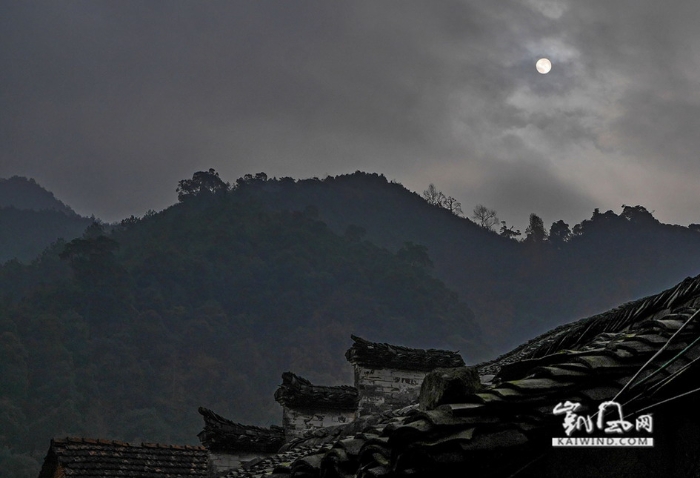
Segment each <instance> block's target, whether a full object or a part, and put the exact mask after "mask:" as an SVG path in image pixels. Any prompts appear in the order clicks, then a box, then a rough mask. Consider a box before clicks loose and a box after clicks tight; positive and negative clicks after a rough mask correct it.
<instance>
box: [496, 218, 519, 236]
mask: <svg viewBox="0 0 700 478" xmlns="http://www.w3.org/2000/svg"><path fill="white" fill-rule="evenodd" d="M498 233H499V234H500V235H501V236H503V237H507V238H508V239H514V238H516V237H518V236H519V235H520V229H514V228H513V226H510V227H508V226H507V225H506V222H505V221H501V230H500V231H498Z"/></svg>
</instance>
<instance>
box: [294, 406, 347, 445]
mask: <svg viewBox="0 0 700 478" xmlns="http://www.w3.org/2000/svg"><path fill="white" fill-rule="evenodd" d="M283 410H284V411H283V412H282V424H283V426H284V434H285V438H286V439H287V440H289V439H291V438H295V437H299V436H301V435H303V434H304V432H305V431H307V430H313V429H316V428H325V427H331V426H336V425H345V424H346V423H350V422H351V421H353V420H354V419H355V412H354V411H340V410H310V409H292V408H289V407H286V406H285V407H284V409H283Z"/></svg>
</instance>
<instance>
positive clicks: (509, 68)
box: [0, 0, 700, 224]
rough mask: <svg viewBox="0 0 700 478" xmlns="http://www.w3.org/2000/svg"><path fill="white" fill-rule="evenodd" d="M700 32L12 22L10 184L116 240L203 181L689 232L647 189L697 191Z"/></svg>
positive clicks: (154, 6) (506, 7) (4, 35)
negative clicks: (641, 209) (605, 219)
mask: <svg viewBox="0 0 700 478" xmlns="http://www.w3.org/2000/svg"><path fill="white" fill-rule="evenodd" d="M699 13H700V6H698V5H697V4H696V3H694V2H691V1H682V2H676V3H674V5H673V8H672V9H671V8H670V6H669V5H666V4H661V3H658V2H651V1H646V0H637V1H634V2H633V1H631V0H628V1H622V2H609V1H602V0H594V1H587V2H572V1H557V0H523V1H521V2H476V1H461V2H458V1H452V2H417V1H416V2H413V1H401V2H398V1H395V2H370V1H360V2H342V3H340V2H334V3H327V2H302V3H299V2H228V1H221V2H205V3H202V2H187V1H152V2H141V1H125V0H122V1H119V2H102V1H65V2H50V1H45V2H21V1H16V2H4V3H3V4H2V6H1V7H0V44H1V45H2V46H3V48H0V176H8V175H13V174H22V175H28V176H32V177H35V178H36V179H37V180H38V181H39V182H41V183H42V184H44V185H46V187H48V188H49V189H51V190H53V191H54V192H56V194H57V195H58V196H59V197H61V198H62V199H63V200H64V201H66V202H67V203H69V204H71V205H72V206H73V207H75V208H76V209H77V210H78V211H80V212H82V213H94V214H96V215H98V216H100V217H103V218H105V219H108V220H116V219H119V218H121V217H124V216H128V215H129V214H142V213H143V212H144V211H145V210H146V209H149V208H155V209H158V208H161V207H164V206H166V205H168V204H170V203H172V202H173V201H174V200H175V192H174V189H175V186H176V184H177V181H178V180H179V179H182V178H185V177H189V176H191V174H192V173H193V172H194V171H196V170H198V169H202V168H209V167H215V168H216V169H217V170H219V171H220V172H221V174H222V176H223V177H225V178H226V179H228V180H231V181H232V180H234V179H235V178H236V177H239V176H241V175H243V174H245V173H248V172H258V171H265V172H267V173H268V174H270V175H276V176H283V175H289V176H295V177H308V176H323V175H324V174H338V173H344V172H351V171H355V170H357V169H364V170H370V171H377V172H382V173H384V174H386V175H387V176H388V177H390V178H394V179H397V180H399V181H400V182H402V183H404V184H405V185H406V186H407V187H409V188H412V189H416V190H419V191H420V190H422V189H424V188H425V187H426V186H427V185H428V184H429V183H431V182H432V183H435V184H436V185H437V186H438V187H440V188H441V189H443V190H445V192H446V193H448V194H451V195H453V196H456V197H457V198H458V199H459V200H461V201H462V203H463V205H464V207H463V208H464V209H465V210H469V209H471V207H472V205H473V204H476V203H486V202H491V203H492V204H490V206H492V207H496V208H497V209H499V211H503V213H502V215H505V216H507V217H508V219H509V220H510V221H511V222H512V221H515V222H517V221H520V223H521V224H524V223H525V222H526V220H527V214H528V211H529V212H536V211H535V210H538V211H542V214H543V215H546V216H549V217H545V220H546V221H553V220H556V219H559V218H565V219H567V220H568V221H569V222H575V221H577V220H581V219H583V218H584V217H587V216H588V215H589V214H588V213H585V212H586V211H588V210H589V208H591V206H594V207H601V208H606V209H607V208H615V207H618V206H619V204H622V203H623V202H628V203H631V202H632V201H628V199H638V200H639V202H640V203H644V204H645V205H646V206H648V207H649V208H650V209H656V210H657V214H659V215H660V217H661V219H663V220H667V221H676V222H682V223H688V222H694V221H695V222H697V218H694V217H691V216H692V214H693V211H694V210H696V209H697V204H696V202H695V198H693V199H692V200H688V199H687V198H686V199H684V200H682V201H681V200H678V199H674V198H669V197H668V195H667V194H663V193H662V192H660V191H655V190H653V187H652V189H651V190H650V189H649V188H650V185H651V184H652V183H653V181H652V180H651V178H653V177H654V175H656V174H658V175H662V176H663V177H664V179H663V180H660V181H659V182H660V183H663V184H664V186H665V187H668V185H672V184H676V182H678V186H679V187H678V190H685V188H686V186H687V185H686V184H685V183H683V184H681V182H683V181H688V180H689V179H688V177H689V176H688V173H690V174H692V173H695V172H699V171H697V168H698V166H697V164H699V163H698V162H696V161H694V158H693V151H695V150H697V149H698V148H697V147H698V146H700V145H699V144H698V141H700V140H698V139H697V138H698V137H699V135H697V134H695V132H694V123H695V118H696V117H697V114H696V113H697V112H698V105H699V104H700V99H699V96H698V94H697V93H696V90H697V89H698V88H697V86H698V85H697V79H696V78H700V76H698V73H700V72H699V71H698V70H699V69H700V49H699V48H698V47H697V46H696V45H698V44H700V42H698V33H696V31H695V30H696V24H697V20H698V19H700V15H699ZM541 56H548V57H549V58H551V59H552V62H553V69H552V72H551V73H550V74H548V75H544V76H543V75H540V74H538V73H537V72H536V71H535V69H534V62H535V61H536V60H537V58H539V57H541ZM669 167H670V168H678V169H681V170H683V171H684V174H678V177H676V176H674V175H673V174H670V175H669ZM614 181H616V182H617V184H618V185H617V187H615V186H614ZM621 182H622V183H623V184H620V183H621ZM651 201H656V202H658V203H657V204H652V203H651Z"/></svg>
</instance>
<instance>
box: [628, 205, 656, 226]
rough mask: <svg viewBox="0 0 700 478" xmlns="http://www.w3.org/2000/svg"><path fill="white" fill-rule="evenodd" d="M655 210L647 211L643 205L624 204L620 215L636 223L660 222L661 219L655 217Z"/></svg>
mask: <svg viewBox="0 0 700 478" xmlns="http://www.w3.org/2000/svg"><path fill="white" fill-rule="evenodd" d="M653 212H654V211H652V212H649V211H647V209H646V208H645V207H643V206H627V205H625V204H623V205H622V214H620V216H621V217H624V218H625V219H627V220H628V221H630V222H633V223H635V224H646V225H651V224H658V223H659V221H658V220H657V219H656V218H655V217H654V215H653Z"/></svg>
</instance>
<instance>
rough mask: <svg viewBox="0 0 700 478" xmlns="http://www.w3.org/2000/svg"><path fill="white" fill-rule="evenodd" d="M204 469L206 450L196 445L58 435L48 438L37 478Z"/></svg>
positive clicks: (160, 475) (165, 477)
mask: <svg viewBox="0 0 700 478" xmlns="http://www.w3.org/2000/svg"><path fill="white" fill-rule="evenodd" d="M208 473H209V467H208V454H207V450H206V449H205V448H204V447H200V446H188V445H183V446H178V445H161V444H157V443H141V444H140V445H137V444H130V443H125V442H120V441H111V440H94V439H90V438H62V439H54V440H51V446H50V447H49V451H48V453H47V455H46V458H45V460H44V465H43V467H42V469H41V472H40V473H39V478H57V477H61V478H62V477H66V478H68V477H80V478H112V477H114V478H117V477H120V478H121V477H133V478H194V477H206V476H208Z"/></svg>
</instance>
